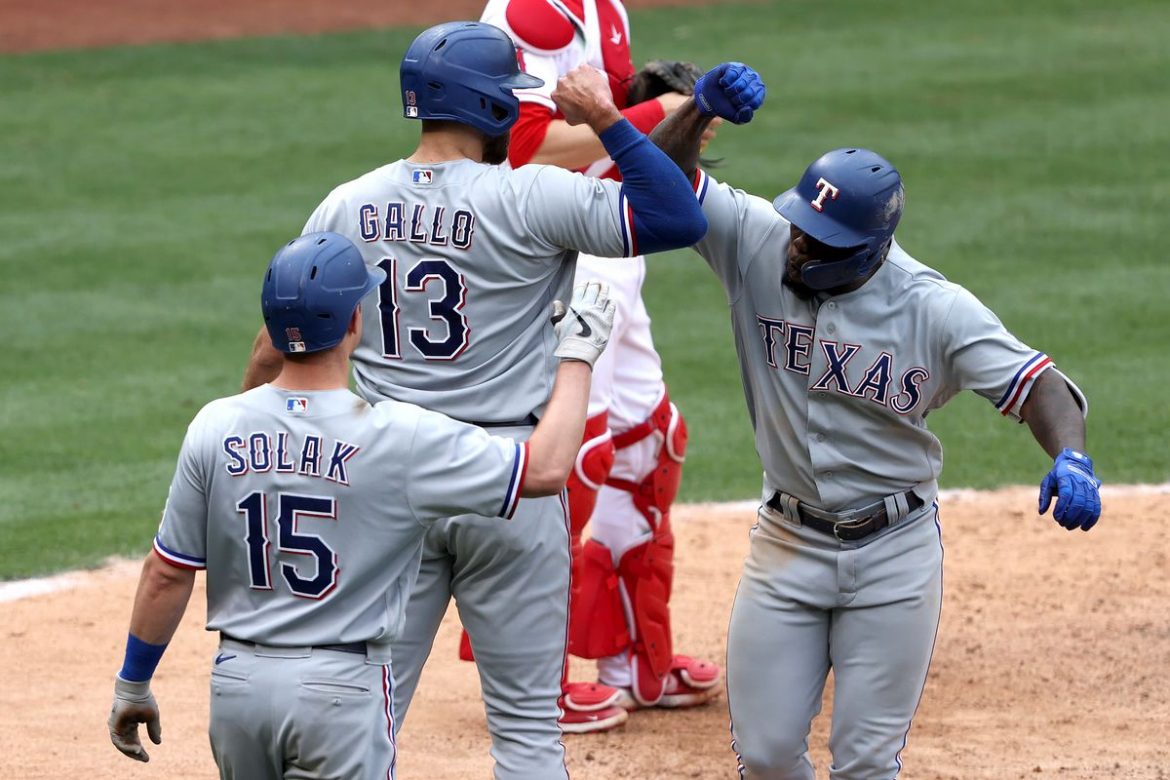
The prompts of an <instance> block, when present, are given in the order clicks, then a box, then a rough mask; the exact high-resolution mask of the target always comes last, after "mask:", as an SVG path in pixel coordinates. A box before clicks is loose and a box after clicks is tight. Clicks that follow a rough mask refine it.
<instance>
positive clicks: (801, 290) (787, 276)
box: [780, 261, 817, 301]
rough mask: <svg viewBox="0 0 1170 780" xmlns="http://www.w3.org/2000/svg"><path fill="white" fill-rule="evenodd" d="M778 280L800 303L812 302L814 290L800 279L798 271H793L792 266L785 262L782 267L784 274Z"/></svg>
mask: <svg viewBox="0 0 1170 780" xmlns="http://www.w3.org/2000/svg"><path fill="white" fill-rule="evenodd" d="M780 280H781V282H782V283H783V284H784V286H785V287H787V288H788V289H789V290H792V292H793V294H794V295H795V296H796V297H797V298H800V299H801V300H802V301H809V300H812V298H813V296H815V295H816V294H817V293H816V290H814V289H813V288H811V287H809V286H808V285H807V284H805V283H804V281H803V280H802V279H801V278H800V269H799V268H797V269H793V267H792V264H791V263H788V262H787V261H786V262H785V266H784V274H783V276H781V277H780Z"/></svg>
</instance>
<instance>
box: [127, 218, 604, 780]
mask: <svg viewBox="0 0 1170 780" xmlns="http://www.w3.org/2000/svg"><path fill="white" fill-rule="evenodd" d="M385 280H386V272H385V271H383V270H382V269H380V268H377V267H370V266H367V265H366V263H365V262H364V260H363V258H362V255H361V253H360V252H359V251H358V249H357V247H355V246H354V245H353V243H352V242H350V241H349V240H348V239H346V238H345V237H343V236H339V235H337V234H335V233H313V234H309V235H305V236H302V237H300V238H298V239H295V240H293V241H291V242H289V243H288V244H287V245H286V246H284V247H282V248H281V249H280V251H278V252H277V253H276V256H275V257H274V258H273V259H272V262H271V263H270V264H269V267H268V271H267V272H266V274H265V277H264V286H263V293H262V309H263V313H264V320H265V324H266V329H267V332H268V335H269V337H270V339H271V342H272V344H273V346H274V348H275V349H276V350H277V351H278V352H279V353H280V354H281V355H282V356H283V357H282V365H281V369H280V373H279V374H278V375H277V376H276V377H275V378H274V379H273V382H272V383H271V384H266V385H263V386H261V387H257V388H254V389H252V390H249V391H248V392H246V393H243V394H240V395H236V396H232V397H230V398H223V399H219V400H217V401H213V402H211V403H209V404H208V405H207V406H205V407H204V408H203V409H202V410H201V411H200V412H199V414H198V415H196V417H195V419H194V421H192V423H191V425H190V427H189V428H188V430H187V436H186V439H185V440H184V442H183V447H182V450H181V452H180V455H179V465H178V468H177V469H176V472H175V476H174V479H173V481H172V483H171V490H170V494H169V496H168V498H167V505H166V509H165V510H164V513H163V519H162V523H161V525H160V527H159V530H158V534H157V536H156V538H155V541H154V553H153V554H152V555H149V556H148V557H147V560H146V562H145V564H144V565H143V571H142V577H141V581H140V585H139V589H138V596H137V598H136V599H135V605H134V613H133V616H132V618H131V623H130V635H129V637H128V640H127V647H126V659H125V663H124V665H123V668H122V671H121V672H120V673H119V675H118V677H117V679H116V681H115V698H114V705H113V708H112V710H111V713H110V718H109V728H110V737H111V740H112V741H113V743H114V745H115V746H116V747H117V748H118V749H119V750H121V751H122V752H123V753H125V754H126V755H128V756H130V757H131V758H135V759H137V760H139V761H146V760H148V756H147V754H146V751H145V750H144V749H143V747H142V744H141V742H140V740H139V736H138V724H139V723H145V724H146V727H147V733H148V734H149V735H150V737H151V739H152V740H153V741H154V742H155V743H156V744H157V743H158V742H159V741H160V740H161V733H160V730H159V723H160V719H159V711H158V707H157V705H156V704H155V701H154V698H153V695H152V694H151V691H150V679H151V677H152V675H153V672H154V670H155V667H156V665H157V664H158V662H159V660H160V658H161V656H162V653H163V651H164V650H165V648H166V645H167V643H168V642H169V640H170V639H171V637H172V635H173V634H174V632H175V630H176V628H177V626H178V623H179V621H180V619H181V617H182V615H183V612H184V610H185V608H186V605H187V601H188V599H189V597H190V595H191V590H192V586H193V584H194V580H195V572H196V570H198V569H206V570H207V628H208V629H209V630H213V631H218V632H220V637H221V641H220V645H219V653H218V654H217V655H216V657H215V660H214V665H213V666H212V670H211V688H212V693H213V695H212V697H211V725H210V736H211V748H212V753H213V755H214V756H215V761H216V763H217V764H218V765H219V768H220V774H221V776H222V777H224V778H247V779H248V780H281V778H305V777H317V778H325V777H334V778H352V779H353V780H374V778H382V780H387V779H388V778H392V777H393V776H394V773H395V763H396V761H395V759H396V751H395V744H394V711H393V707H392V689H393V687H394V683H393V678H392V675H391V666H390V661H391V658H390V651H391V645H392V643H393V642H394V641H395V640H396V639H397V637H398V636H399V635H400V634H401V632H402V630H403V624H404V620H405V610H406V600H407V597H408V595H409V593H410V590H411V584H412V583H413V581H414V578H415V576H416V574H417V572H418V567H419V558H420V556H421V553H422V544H423V535H424V534H425V533H426V531H427V529H428V528H430V527H432V524H433V523H435V522H438V521H440V520H441V519H442V518H444V517H449V516H450V515H451V514H453V513H457V512H474V513H476V514H479V515H483V516H484V517H485V518H486V517H491V516H495V517H496V519H495V520H494V522H495V523H496V524H497V525H506V518H510V517H512V515H513V513H514V512H515V510H516V506H517V504H518V502H519V498H520V496H550V495H552V496H555V494H556V493H558V492H560V491H561V489H562V488H563V486H564V482H565V478H566V477H567V476H568V474H569V471H570V470H571V469H572V466H573V462H574V459H575V457H576V452H577V447H576V442H577V437H579V436H580V435H581V432H582V430H583V429H584V424H585V412H586V407H587V403H588V395H589V377H590V368H589V366H590V364H591V363H592V362H593V361H594V360H596V356H597V354H598V352H599V351H600V349H601V348H603V347H604V344H605V338H606V334H607V332H608V330H609V327H610V324H611V322H612V314H613V312H612V304H611V303H609V302H608V301H607V299H606V298H605V296H604V294H603V293H602V290H601V288H600V286H599V285H589V286H585V287H582V288H579V289H578V292H577V294H576V296H575V297H574V300H573V301H572V303H571V305H570V312H569V313H570V316H568V317H563V318H562V319H561V320H560V322H559V323H558V325H557V327H556V330H555V332H554V329H553V328H551V327H549V325H548V323H547V320H546V321H545V323H544V327H545V328H546V329H547V330H549V331H550V332H554V338H555V339H556V341H557V346H556V349H555V355H556V356H557V357H558V358H559V359H560V360H561V362H560V365H559V366H558V368H557V378H556V386H555V388H554V389H553V394H552V398H551V399H550V400H549V402H548V406H547V407H546V410H545V415H544V417H543V418H542V419H541V421H540V425H538V426H537V428H536V430H535V431H534V432H533V433H532V435H531V437H530V438H529V439H528V440H527V441H523V442H520V441H515V440H513V439H510V438H502V437H498V436H492V435H490V434H489V433H487V432H486V431H484V430H483V429H482V428H478V427H475V426H472V425H468V424H466V423H462V422H457V421H455V420H452V419H450V418H448V417H445V416H444V415H441V414H438V413H437V412H432V411H426V410H424V409H422V408H420V407H418V406H414V405H412V404H405V403H399V402H397V401H384V402H382V403H379V404H377V405H376V406H371V405H370V404H369V403H368V402H366V401H365V400H363V399H361V398H358V397H357V396H356V395H354V394H353V393H351V392H350V391H349V388H348V373H349V371H348V368H349V357H350V353H351V352H352V351H353V348H354V347H355V346H356V345H357V343H358V341H359V339H360V338H361V333H362V329H361V323H362V311H361V308H360V307H359V302H360V301H361V299H362V298H363V297H365V296H366V295H367V294H368V293H371V292H372V291H373V290H375V289H376V288H377V287H378V286H379V285H380V284H382V283H383V282H384V281H385ZM554 500H555V499H554ZM547 521H548V522H550V523H552V524H554V525H558V526H561V527H562V528H563V521H562V520H560V519H559V518H555V517H550V518H547Z"/></svg>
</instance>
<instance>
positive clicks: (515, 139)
mask: <svg viewBox="0 0 1170 780" xmlns="http://www.w3.org/2000/svg"><path fill="white" fill-rule="evenodd" d="M654 102H656V103H657V102H658V101H654ZM556 117H557V115H556V114H554V113H552V112H551V111H549V110H548V109H547V108H545V107H544V106H542V105H540V104H539V103H529V102H524V103H521V104H520V117H519V118H518V119H517V120H516V124H514V125H512V140H511V143H510V145H509V146H508V160H509V162H511V163H512V167H513V168H519V167H520V166H521V165H527V164H528V163H530V162H532V158H533V157H534V156H535V155H536V152H537V151H538V150H539V149H540V145H541V144H543V143H544V137H545V136H546V135H548V126H549V123H550V122H552V121H553V120H554V119H556Z"/></svg>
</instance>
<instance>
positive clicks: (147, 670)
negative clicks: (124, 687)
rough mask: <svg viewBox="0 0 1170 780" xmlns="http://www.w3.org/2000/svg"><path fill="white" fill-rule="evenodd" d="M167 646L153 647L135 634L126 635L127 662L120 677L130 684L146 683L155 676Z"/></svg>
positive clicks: (125, 661)
mask: <svg viewBox="0 0 1170 780" xmlns="http://www.w3.org/2000/svg"><path fill="white" fill-rule="evenodd" d="M166 649H167V646H166V644H165V643H164V644H161V645H152V644H150V643H149V642H143V641H142V640H141V639H139V638H138V637H136V636H134V635H133V634H127V635H126V660H124V661H123V662H122V671H121V672H119V673H118V676H119V677H121V678H122V679H123V680H127V681H129V682H144V681H146V680H149V679H150V678H151V677H153V676H154V670H155V669H156V668H158V662H159V661H160V660H162V655H163V652H164V651H165V650H166Z"/></svg>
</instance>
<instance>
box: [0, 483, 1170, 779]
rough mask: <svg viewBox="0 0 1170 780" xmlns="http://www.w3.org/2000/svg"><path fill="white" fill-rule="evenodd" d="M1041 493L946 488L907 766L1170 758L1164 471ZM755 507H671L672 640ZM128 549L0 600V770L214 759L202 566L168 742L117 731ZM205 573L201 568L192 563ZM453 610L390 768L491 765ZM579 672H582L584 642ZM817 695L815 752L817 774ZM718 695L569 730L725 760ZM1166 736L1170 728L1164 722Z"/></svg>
mask: <svg viewBox="0 0 1170 780" xmlns="http://www.w3.org/2000/svg"><path fill="white" fill-rule="evenodd" d="M1034 501H1035V492H1034V490H1032V489H1023V488H1020V489H1012V490H1007V491H1003V492H1000V493H994V494H970V495H962V496H959V497H955V498H952V499H950V500H948V501H946V502H945V503H944V504H943V509H942V519H943V541H944V544H945V546H946V562H945V577H946V596H945V602H944V608H943V620H942V628H941V630H940V634H939V642H938V647H937V648H936V651H935V655H934V664H933V667H932V669H931V673H930V680H929V682H928V684H927V687H926V694H925V697H924V699H923V703H922V706H921V708H920V709H919V712H918V715H917V717H916V719H915V725H914V728H913V730H912V731H911V733H910V743H909V747H908V748H907V749H906V751H905V752H904V754H903V758H904V760H905V771H904V772H903V773H902V778H903V780H974V779H976V778H986V779H987V780H992V779H993V778H994V780H1007V779H1008V778H1033V780H1034V779H1035V778H1043V777H1058V778H1061V780H1089V779H1090V778H1093V779H1097V778H1100V779H1101V780H1104V779H1105V778H1110V780H1121V779H1123V778H1141V779H1142V780H1159V779H1160V780H1166V778H1170V748H1167V746H1166V734H1168V733H1170V676H1168V675H1167V674H1166V669H1167V667H1168V666H1170V609H1168V605H1170V564H1168V552H1167V551H1170V525H1168V524H1167V522H1166V519H1165V518H1166V515H1167V513H1168V510H1170V494H1167V492H1165V491H1163V492H1148V493H1142V492H1138V493H1133V492H1129V493H1127V494H1125V495H1124V496H1123V495H1121V494H1119V493H1113V494H1106V496H1105V515H1104V518H1105V519H1104V520H1103V521H1102V522H1101V524H1100V525H1099V526H1098V527H1097V528H1096V529H1094V530H1093V531H1092V532H1091V533H1088V534H1084V533H1080V532H1077V533H1067V532H1065V531H1064V530H1063V529H1060V528H1058V527H1056V526H1055V525H1054V524H1053V523H1052V521H1050V520H1048V519H1047V518H1037V517H1036V516H1035V514H1034V513H1033V511H1032V507H1033V506H1034V503H1033V502H1034ZM752 520H753V513H752V512H751V511H750V510H748V509H727V508H712V507H703V506H698V507H686V508H683V509H682V510H681V511H679V512H678V522H677V529H676V530H677V534H676V535H677V537H678V562H677V563H678V572H677V576H676V586H675V587H676V593H675V597H674V606H673V611H674V615H675V617H674V622H675V625H676V629H677V631H676V633H677V647H678V648H679V649H680V650H682V651H685V652H688V653H692V654H696V655H702V656H706V657H709V658H716V659H721V658H722V657H723V650H724V634H725V631H726V627H727V617H728V614H729V611H730V606H731V599H732V595H733V593H734V590H735V583H736V581H737V579H738V576H739V569H740V564H741V562H742V560H743V557H744V555H745V553H746V551H747V529H748V526H749V525H750V524H751V522H752ZM136 578H137V565H136V564H127V563H122V564H119V565H116V566H113V567H109V568H107V569H104V570H101V571H99V572H95V573H92V574H89V575H84V576H80V575H79V576H78V578H77V579H78V582H79V583H80V584H78V585H77V586H76V587H74V588H73V589H70V590H65V591H60V592H57V593H51V594H45V595H40V596H35V597H30V598H25V599H22V600H19V601H12V602H8V603H0V625H3V627H4V629H3V630H4V633H5V635H6V638H7V640H8V641H7V642H5V643H4V645H3V647H2V648H0V668H3V669H4V670H5V685H4V686H3V690H2V694H0V757H2V758H0V776H3V777H4V778H10V779H11V780H17V779H18V778H28V779H29V780H31V779H32V778H38V779H40V778H46V777H52V778H58V777H74V776H83V777H87V778H93V779H94V780H103V779H105V778H130V777H143V778H145V777H166V778H212V777H215V767H214V764H213V763H212V759H211V753H210V749H209V748H208V744H207V737H206V734H207V711H208V709H207V708H208V687H207V681H208V669H209V667H210V659H211V658H212V656H213V655H214V653H215V650H214V648H215V638H214V637H213V636H212V635H210V634H207V633H206V632H204V631H201V630H200V628H201V626H202V619H203V609H202V598H203V594H202V585H201V584H200V586H199V589H198V590H197V592H196V595H195V600H194V601H193V604H194V606H193V607H192V609H190V610H189V614H188V616H187V618H186V620H185V621H184V623H185V624H184V625H183V627H182V628H181V629H180V631H179V634H178V636H177V637H176V639H175V642H174V643H173V644H172V647H171V649H170V650H169V651H168V652H167V656H166V658H165V659H164V661H163V663H162V666H161V668H160V670H159V673H158V675H157V677H156V682H155V690H156V694H157V696H158V699H159V702H160V705H161V707H162V719H163V727H164V731H163V734H164V742H163V744H162V745H161V746H158V747H154V748H152V755H153V759H152V760H151V763H150V764H149V765H146V766H143V765H140V764H135V763H132V762H131V761H129V760H128V759H125V758H123V757H122V756H120V755H119V754H118V753H117V752H116V751H115V750H114V748H113V747H111V746H110V744H109V742H108V738H107V736H106V732H105V717H106V712H107V709H108V707H109V701H110V696H111V681H112V677H113V674H114V672H115V671H116V670H117V668H118V665H119V663H120V658H121V654H122V647H123V643H124V641H125V627H126V624H127V620H128V618H129V612H130V603H131V599H132V597H133V592H134V585H135V580H136ZM200 583H202V577H200ZM457 641H458V634H457V624H456V623H455V621H454V619H453V615H449V616H448V619H447V621H446V622H445V623H444V624H443V627H442V630H441V633H440V636H439V639H438V641H437V642H436V644H435V647H436V650H435V654H434V655H433V656H432V658H431V661H430V664H429V665H428V667H427V670H426V672H425V673H424V675H423V680H422V684H421V686H420V690H419V694H418V699H417V701H416V703H415V704H414V706H413V708H412V710H411V714H410V718H409V719H408V720H407V723H406V726H405V728H404V730H403V733H402V735H401V741H400V748H401V753H402V755H401V760H400V761H399V777H401V778H418V777H425V778H429V779H430V780H463V778H479V777H483V778H486V777H489V776H490V766H491V763H490V759H489V757H488V738H487V734H486V731H485V728H484V717H483V709H482V705H481V703H480V699H479V687H478V682H477V680H476V677H475V669H474V667H473V666H472V665H471V664H465V663H461V662H459V661H457V660H456V658H455V655H456V653H455V650H456V645H457ZM575 670H576V672H577V676H578V677H579V678H583V677H586V676H588V675H590V674H591V670H590V669H589V668H588V665H587V664H585V663H584V662H577V666H576V667H575ZM827 714H828V701H826V715H823V716H821V717H820V718H818V720H817V722H816V724H815V729H814V738H813V744H814V751H813V755H814V757H815V759H816V760H817V763H818V765H819V767H820V772H821V775H820V776H821V777H825V776H826V770H825V767H826V766H827V755H826V751H825V749H824V745H825V742H826V736H827V717H826V716H827ZM727 721H728V718H727V710H726V705H725V703H724V700H723V699H722V698H720V699H719V700H717V701H716V702H714V703H712V704H710V705H708V706H707V707H703V708H700V709H697V710H691V711H683V712H674V713H668V712H639V713H635V714H634V715H633V716H632V717H631V718H630V722H629V723H628V724H626V726H624V727H623V728H621V729H619V730H617V731H615V732H612V733H610V734H604V735H594V736H580V737H570V738H568V739H567V740H566V744H567V746H568V753H569V768H570V770H571V772H572V775H573V777H574V778H576V779H577V780H614V779H617V778H622V779H625V778H631V779H632V778H639V779H641V780H646V779H649V778H672V779H673V778H719V777H731V776H734V771H735V761H734V758H733V756H732V754H731V751H730V749H729V747H728V733H727ZM1159 735H1160V736H1159Z"/></svg>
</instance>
